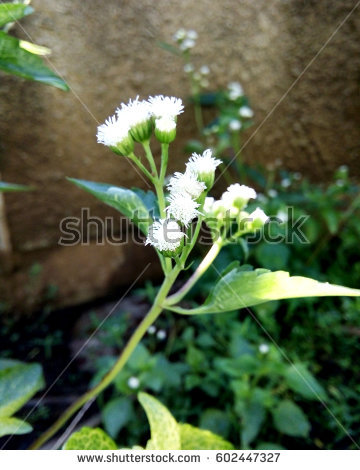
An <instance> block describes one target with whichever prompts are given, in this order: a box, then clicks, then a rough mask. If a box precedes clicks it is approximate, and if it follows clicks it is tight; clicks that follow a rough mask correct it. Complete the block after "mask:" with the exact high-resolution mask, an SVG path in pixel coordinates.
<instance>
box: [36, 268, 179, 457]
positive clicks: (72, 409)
mask: <svg viewBox="0 0 360 470" xmlns="http://www.w3.org/2000/svg"><path fill="white" fill-rule="evenodd" d="M179 272H180V269H179V268H178V267H176V266H175V268H174V269H173V270H172V271H171V273H169V275H168V276H167V277H166V278H165V279H164V282H163V284H162V286H161V288H160V290H159V292H158V294H157V296H156V299H155V302H154V304H153V306H152V307H151V309H150V310H149V312H148V313H147V315H146V316H145V317H144V319H143V320H142V322H141V323H140V324H139V326H138V327H137V328H136V330H135V331H134V333H133V334H132V336H131V338H130V339H129V341H128V343H127V344H126V346H125V348H124V349H123V351H122V352H121V354H120V356H119V358H118V360H117V361H116V363H115V364H114V366H113V367H112V368H111V369H110V371H109V372H108V373H107V374H106V375H105V376H104V377H103V379H102V380H101V381H100V382H99V383H98V384H97V385H96V386H95V387H93V388H92V389H90V390H88V391H87V392H86V393H84V395H82V396H81V397H80V398H78V399H77V400H76V401H75V402H74V403H73V404H72V405H71V406H69V408H67V409H66V410H65V411H64V413H63V414H62V415H61V416H60V417H59V418H58V419H57V420H56V421H55V423H54V424H53V425H52V426H51V427H50V428H49V429H48V430H47V431H45V432H44V433H43V434H42V435H41V436H40V437H39V438H38V439H37V440H36V441H35V442H33V444H32V445H31V446H30V449H39V448H40V447H41V446H42V445H43V444H45V442H47V441H48V440H49V439H50V438H51V437H52V436H53V435H54V434H55V433H56V432H57V431H58V430H59V429H61V428H62V426H64V424H65V423H66V422H67V421H68V420H69V419H70V418H71V417H72V416H73V415H74V414H75V413H76V412H77V411H78V410H79V409H80V408H81V407H82V406H83V405H84V404H85V403H87V402H88V401H89V400H91V399H93V398H94V397H96V396H98V395H99V394H100V393H101V392H102V391H103V390H104V389H105V388H106V387H108V386H109V385H110V384H111V382H112V381H113V380H114V379H115V377H116V376H117V375H118V374H119V372H120V371H121V370H122V369H123V367H124V365H125V364H126V362H127V361H128V359H129V357H130V356H131V354H132V352H133V351H134V349H135V348H136V346H137V345H138V344H139V342H140V341H141V339H142V338H143V336H144V335H145V333H146V331H147V330H148V328H149V326H151V325H152V324H153V323H154V321H155V320H156V319H157V318H158V316H159V315H160V313H161V312H162V310H163V303H164V300H165V298H166V296H167V294H168V293H169V291H170V289H171V287H172V285H173V283H174V281H175V280H176V277H177V276H178V274H179Z"/></svg>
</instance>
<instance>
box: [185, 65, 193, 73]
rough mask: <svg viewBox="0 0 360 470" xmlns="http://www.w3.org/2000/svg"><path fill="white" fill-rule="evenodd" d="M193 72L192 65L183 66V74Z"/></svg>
mask: <svg viewBox="0 0 360 470" xmlns="http://www.w3.org/2000/svg"><path fill="white" fill-rule="evenodd" d="M193 71H194V66H193V64H185V65H184V72H185V73H192V72H193Z"/></svg>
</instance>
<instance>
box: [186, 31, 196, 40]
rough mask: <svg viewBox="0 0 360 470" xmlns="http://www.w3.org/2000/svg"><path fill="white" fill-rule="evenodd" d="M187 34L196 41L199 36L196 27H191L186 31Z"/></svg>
mask: <svg viewBox="0 0 360 470" xmlns="http://www.w3.org/2000/svg"><path fill="white" fill-rule="evenodd" d="M186 36H187V37H188V39H192V40H193V41H196V39H197V38H198V33H197V32H196V31H195V30H194V29H189V30H188V31H187V33H186Z"/></svg>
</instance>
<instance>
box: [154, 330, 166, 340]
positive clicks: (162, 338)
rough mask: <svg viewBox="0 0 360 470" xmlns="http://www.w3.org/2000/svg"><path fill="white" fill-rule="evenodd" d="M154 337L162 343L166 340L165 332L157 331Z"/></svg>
mask: <svg viewBox="0 0 360 470" xmlns="http://www.w3.org/2000/svg"><path fill="white" fill-rule="evenodd" d="M156 337H157V339H159V340H160V341H163V340H164V339H165V338H166V331H165V330H159V331H158V332H157V333H156Z"/></svg>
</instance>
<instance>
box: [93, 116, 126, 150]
mask: <svg viewBox="0 0 360 470" xmlns="http://www.w3.org/2000/svg"><path fill="white" fill-rule="evenodd" d="M129 129H130V127H129V126H128V125H126V124H121V123H120V122H119V121H118V119H117V118H116V116H110V117H109V118H107V119H106V121H105V123H104V124H101V126H99V127H98V131H97V134H96V137H97V141H98V143H99V144H104V145H107V146H108V147H112V146H113V147H115V146H116V144H117V143H118V142H121V141H122V140H123V139H124V138H126V137H127V136H128V134H129Z"/></svg>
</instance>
